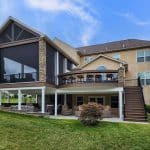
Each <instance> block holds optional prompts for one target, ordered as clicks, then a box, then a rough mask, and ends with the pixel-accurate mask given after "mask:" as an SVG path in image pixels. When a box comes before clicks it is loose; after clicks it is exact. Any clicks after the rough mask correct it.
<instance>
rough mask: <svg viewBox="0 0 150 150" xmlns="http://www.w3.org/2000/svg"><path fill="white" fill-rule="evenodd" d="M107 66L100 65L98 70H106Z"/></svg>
mask: <svg viewBox="0 0 150 150" xmlns="http://www.w3.org/2000/svg"><path fill="white" fill-rule="evenodd" d="M106 69H107V68H106V67H105V66H98V67H97V68H96V70H99V71H103V70H106Z"/></svg>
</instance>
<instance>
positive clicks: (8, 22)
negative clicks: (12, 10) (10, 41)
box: [0, 16, 45, 36]
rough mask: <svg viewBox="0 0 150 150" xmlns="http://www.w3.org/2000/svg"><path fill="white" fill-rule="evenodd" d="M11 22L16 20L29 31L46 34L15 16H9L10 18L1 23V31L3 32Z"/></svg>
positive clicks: (37, 34) (38, 34)
mask: <svg viewBox="0 0 150 150" xmlns="http://www.w3.org/2000/svg"><path fill="white" fill-rule="evenodd" d="M11 22H15V23H16V24H18V25H19V26H21V27H23V28H24V29H25V30H26V31H29V32H31V33H33V34H35V35H36V36H45V35H44V34H43V33H41V32H39V31H37V30H36V29H33V28H31V27H30V26H28V25H26V24H24V23H22V22H21V21H20V20H18V19H16V18H14V17H12V16H9V17H8V19H7V20H6V21H5V22H4V23H3V24H2V25H1V27H0V33H2V32H3V31H4V30H5V29H6V28H7V26H8V25H9V24H10V23H11Z"/></svg>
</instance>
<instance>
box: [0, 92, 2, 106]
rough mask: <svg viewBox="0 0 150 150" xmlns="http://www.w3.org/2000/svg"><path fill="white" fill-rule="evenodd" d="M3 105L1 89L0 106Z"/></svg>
mask: <svg viewBox="0 0 150 150" xmlns="http://www.w3.org/2000/svg"><path fill="white" fill-rule="evenodd" d="M1 105H2V92H1V91H0V106H1Z"/></svg>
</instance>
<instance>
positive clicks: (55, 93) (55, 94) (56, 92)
mask: <svg viewBox="0 0 150 150" xmlns="http://www.w3.org/2000/svg"><path fill="white" fill-rule="evenodd" d="M57 96H58V95H57V91H55V116H57Z"/></svg>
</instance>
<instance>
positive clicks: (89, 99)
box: [88, 96, 106, 105]
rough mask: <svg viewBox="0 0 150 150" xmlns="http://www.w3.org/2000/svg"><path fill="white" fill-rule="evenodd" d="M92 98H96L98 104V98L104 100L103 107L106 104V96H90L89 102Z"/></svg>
mask: <svg viewBox="0 0 150 150" xmlns="http://www.w3.org/2000/svg"><path fill="white" fill-rule="evenodd" d="M90 98H96V102H97V98H103V105H105V104H106V102H105V96H88V102H90Z"/></svg>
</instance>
